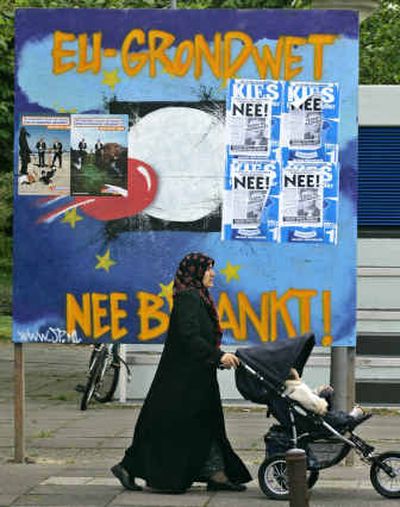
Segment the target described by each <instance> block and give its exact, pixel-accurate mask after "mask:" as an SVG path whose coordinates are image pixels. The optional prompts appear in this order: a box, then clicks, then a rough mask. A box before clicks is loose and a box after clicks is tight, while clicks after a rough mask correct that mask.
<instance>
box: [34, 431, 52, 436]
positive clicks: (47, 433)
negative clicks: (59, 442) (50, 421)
mask: <svg viewBox="0 0 400 507" xmlns="http://www.w3.org/2000/svg"><path fill="white" fill-rule="evenodd" d="M53 436H54V431H50V430H41V431H39V433H37V434H36V435H33V438H51V437H53Z"/></svg>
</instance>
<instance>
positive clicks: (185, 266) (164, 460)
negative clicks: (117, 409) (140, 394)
mask: <svg viewBox="0 0 400 507" xmlns="http://www.w3.org/2000/svg"><path fill="white" fill-rule="evenodd" d="M213 266H214V261H213V259H211V258H210V257H207V256H205V255H203V254H200V253H192V254H188V255H186V256H185V257H184V258H183V259H182V261H181V262H180V264H179V267H178V270H177V272H176V275H175V280H174V305H173V310H172V313H171V319H170V324H169V329H168V335H167V339H166V342H165V346H164V350H163V353H162V356H161V360H160V364H159V366H158V369H157V372H156V375H155V377H154V380H153V383H152V385H151V388H150V390H149V393H148V395H147V397H146V400H145V402H144V404H143V407H142V410H141V412H140V415H139V418H138V421H137V424H136V428H135V433H134V436H133V442H132V445H131V446H130V447H129V448H128V449H127V450H126V451H125V456H124V458H123V460H122V461H121V463H119V464H118V465H115V466H114V467H112V469H111V471H112V473H113V474H114V475H115V476H116V477H117V478H118V479H119V480H120V482H121V484H122V485H123V486H124V487H125V488H127V489H131V490H139V489H141V488H140V486H138V485H137V484H136V483H135V477H140V478H142V479H144V480H145V481H146V483H147V485H148V486H150V487H151V488H154V489H158V490H163V491H168V492H171V493H183V492H184V491H185V490H186V489H188V488H189V487H190V486H191V484H192V483H193V482H194V481H206V482H207V488H208V489H209V490H214V491H216V490H230V491H243V490H245V489H246V487H245V486H244V485H243V483H245V482H248V481H250V480H251V476H250V474H249V472H248V471H247V469H246V467H245V465H244V464H243V462H242V461H241V459H240V458H239V457H238V456H237V455H236V454H235V453H234V451H233V450H232V447H231V445H230V443H229V441H228V439H227V436H226V432H225V422H224V415H223V411H222V405H221V397H220V392H219V387H218V382H217V367H219V366H222V367H224V368H231V367H234V368H236V367H237V366H238V364H239V359H238V358H237V357H236V356H235V355H234V354H230V353H224V352H222V351H221V350H220V348H219V344H220V340H221V335H222V333H221V328H220V325H219V319H218V315H217V310H216V308H215V304H214V301H213V299H212V297H211V295H210V293H209V291H208V289H209V287H212V286H213V280H214V276H215V273H214V270H213Z"/></svg>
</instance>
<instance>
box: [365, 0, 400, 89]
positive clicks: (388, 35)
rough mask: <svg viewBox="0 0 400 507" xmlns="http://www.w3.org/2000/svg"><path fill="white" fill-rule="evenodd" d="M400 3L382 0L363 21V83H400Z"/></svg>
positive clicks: (396, 0)
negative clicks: (399, 43)
mask: <svg viewBox="0 0 400 507" xmlns="http://www.w3.org/2000/svg"><path fill="white" fill-rule="evenodd" d="M399 40H400V3H399V1H398V0H382V1H381V4H380V7H379V9H377V11H376V12H375V13H374V14H373V15H372V16H371V17H369V18H368V19H366V20H365V21H364V22H363V23H362V24H361V30H360V83H362V84H400V58H399V53H398V49H397V44H398V42H399Z"/></svg>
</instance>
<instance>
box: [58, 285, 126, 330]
mask: <svg viewBox="0 0 400 507" xmlns="http://www.w3.org/2000/svg"><path fill="white" fill-rule="evenodd" d="M127 299H128V296H127V294H124V293H123V292H112V293H110V294H103V293H96V292H92V293H85V294H82V296H81V301H78V300H77V298H76V297H75V296H74V295H73V294H70V293H67V294H66V311H65V313H66V328H67V333H68V334H71V333H72V332H73V331H78V330H79V331H81V332H82V333H83V334H84V335H85V336H86V337H88V338H93V339H95V340H97V339H98V338H101V337H102V336H104V335H107V334H110V335H111V339H112V340H120V339H121V338H123V337H124V336H126V335H127V334H128V329H127V328H126V327H123V326H122V325H121V320H122V319H125V318H126V317H127V312H126V310H124V309H123V308H121V307H120V303H121V302H122V301H127Z"/></svg>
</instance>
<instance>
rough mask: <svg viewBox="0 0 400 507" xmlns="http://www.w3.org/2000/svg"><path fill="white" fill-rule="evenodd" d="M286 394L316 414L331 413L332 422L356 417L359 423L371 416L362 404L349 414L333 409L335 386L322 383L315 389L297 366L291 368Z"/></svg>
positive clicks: (341, 421) (341, 422)
mask: <svg viewBox="0 0 400 507" xmlns="http://www.w3.org/2000/svg"><path fill="white" fill-rule="evenodd" d="M284 395H286V396H288V397H289V398H290V399H292V400H296V401H298V402H299V403H300V404H301V405H302V406H303V407H304V408H306V409H307V410H310V411H311V412H314V413H315V414H318V415H322V416H324V415H326V414H327V413H329V420H330V422H331V424H335V419H336V423H337V424H343V422H344V421H349V418H352V419H354V420H355V421H357V423H358V424H359V423H360V422H361V420H364V419H367V418H369V416H368V414H367V413H366V412H365V411H364V409H363V408H362V407H360V405H355V406H354V407H353V408H352V410H351V411H350V412H349V413H348V414H346V413H345V412H341V411H333V410H332V400H333V395H334V390H333V387H332V386H329V385H322V386H320V387H318V388H317V389H316V390H315V391H313V390H311V389H310V387H309V386H308V385H307V384H305V383H304V382H303V381H302V379H301V377H300V375H299V373H298V371H297V370H296V369H295V368H290V371H289V375H288V378H287V379H286V380H285V391H284ZM367 416H368V417H367Z"/></svg>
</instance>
